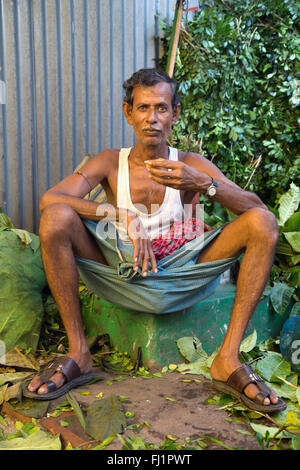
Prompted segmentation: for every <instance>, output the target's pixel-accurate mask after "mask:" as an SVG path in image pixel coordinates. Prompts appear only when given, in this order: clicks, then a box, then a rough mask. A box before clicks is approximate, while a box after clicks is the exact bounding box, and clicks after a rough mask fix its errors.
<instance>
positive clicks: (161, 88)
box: [123, 82, 180, 146]
mask: <svg viewBox="0 0 300 470" xmlns="http://www.w3.org/2000/svg"><path fill="white" fill-rule="evenodd" d="M123 111H124V114H125V116H126V119H127V122H128V124H130V125H132V126H133V130H134V133H135V135H136V138H137V142H140V143H142V144H143V145H145V146H158V145H160V144H165V143H166V141H167V138H168V136H169V134H170V132H171V129H172V125H173V124H175V122H176V121H177V119H178V116H179V111H180V106H179V105H177V106H176V107H175V109H174V110H173V108H172V89H171V86H170V85H169V84H168V83H166V82H161V83H157V84H156V85H154V86H151V87H143V86H138V87H135V88H134V90H133V105H132V106H130V105H128V103H124V104H123Z"/></svg>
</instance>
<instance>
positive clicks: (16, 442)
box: [0, 431, 61, 450]
mask: <svg viewBox="0 0 300 470" xmlns="http://www.w3.org/2000/svg"><path fill="white" fill-rule="evenodd" d="M0 450H61V442H60V437H59V435H57V436H52V434H50V433H47V432H44V431H36V432H34V433H33V434H30V435H29V436H27V437H16V438H14V439H9V440H5V441H1V442H0Z"/></svg>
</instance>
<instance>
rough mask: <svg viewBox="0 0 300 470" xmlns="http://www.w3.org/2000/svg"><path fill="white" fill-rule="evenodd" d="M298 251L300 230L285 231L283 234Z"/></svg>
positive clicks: (298, 251)
mask: <svg viewBox="0 0 300 470" xmlns="http://www.w3.org/2000/svg"><path fill="white" fill-rule="evenodd" d="M283 235H284V236H285V238H286V239H287V241H288V242H289V244H290V245H291V247H292V248H293V250H294V251H296V253H300V232H284V234H283Z"/></svg>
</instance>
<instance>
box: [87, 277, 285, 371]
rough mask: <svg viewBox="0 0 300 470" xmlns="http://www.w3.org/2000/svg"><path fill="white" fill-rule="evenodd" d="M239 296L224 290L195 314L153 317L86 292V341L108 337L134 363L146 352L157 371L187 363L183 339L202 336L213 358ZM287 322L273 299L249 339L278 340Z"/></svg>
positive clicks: (257, 316)
mask: <svg viewBox="0 0 300 470" xmlns="http://www.w3.org/2000/svg"><path fill="white" fill-rule="evenodd" d="M234 296H235V286H234V285H232V284H220V285H219V286H218V288H217V290H216V292H215V293H214V294H213V295H211V296H210V297H208V298H207V299H205V300H203V301H201V302H199V303H198V304H196V305H194V306H193V307H191V308H189V309H186V310H184V311H181V312H176V313H171V314H160V315H152V314H149V313H139V312H133V311H130V310H126V309H122V308H119V307H116V306H114V305H112V304H110V303H109V302H106V301H104V300H102V299H99V298H98V297H95V296H93V295H90V294H89V293H88V291H85V292H84V293H83V294H82V295H81V301H82V315H83V320H84V325H85V331H86V336H87V337H88V338H92V337H95V336H98V335H101V334H108V335H109V337H110V341H111V344H112V346H114V347H117V348H118V349H119V351H121V352H125V351H126V352H128V354H129V355H131V356H132V357H136V355H137V351H138V349H139V348H141V350H142V359H143V364H144V365H146V366H148V367H151V368H153V367H161V366H163V365H167V364H169V363H178V362H183V358H182V357H181V355H180V354H179V352H178V348H177V345H176V340H177V339H179V338H181V337H183V336H197V337H198V338H199V339H200V341H201V342H202V345H203V348H204V349H205V351H206V352H207V353H208V354H211V353H212V352H214V351H215V350H216V349H217V348H218V347H219V346H220V345H221V343H222V341H223V339H224V335H225V333H226V330H227V326H228V323H229V319H230V315H231V310H232V307H233V302H234ZM287 316H288V314H285V315H284V316H281V315H278V314H277V313H275V311H274V310H273V309H272V308H271V307H270V302H269V298H268V297H264V298H262V299H261V300H260V302H259V304H258V306H257V308H256V310H255V312H254V314H253V315H252V318H251V320H250V322H249V325H248V328H247V330H246V333H245V337H246V336H248V335H249V334H250V333H252V332H253V330H254V329H256V331H257V334H258V341H261V340H265V339H267V338H269V337H273V338H275V337H277V336H278V335H279V334H280V331H281V328H282V325H283V323H284V321H285V320H286V318H287Z"/></svg>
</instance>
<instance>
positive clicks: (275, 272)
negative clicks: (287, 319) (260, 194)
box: [271, 183, 300, 315]
mask: <svg viewBox="0 0 300 470" xmlns="http://www.w3.org/2000/svg"><path fill="white" fill-rule="evenodd" d="M299 204H300V188H299V187H298V186H296V185H295V184H293V183H291V185H290V188H289V190H288V191H287V192H286V193H284V194H282V195H281V197H280V198H279V201H278V204H277V205H276V206H275V207H274V208H273V209H272V210H273V212H274V214H275V215H276V217H277V221H278V227H279V240H278V244H277V248H276V255H275V262H274V266H273V268H272V273H271V282H272V283H273V289H272V291H271V302H272V305H273V307H274V308H275V311H276V312H277V313H279V314H281V315H282V314H283V313H284V311H285V310H286V308H287V307H288V305H289V303H290V300H291V299H292V297H293V299H294V300H295V301H296V303H295V304H294V306H293V309H292V312H291V315H296V314H299V313H300V311H299V302H300V211H299Z"/></svg>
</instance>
